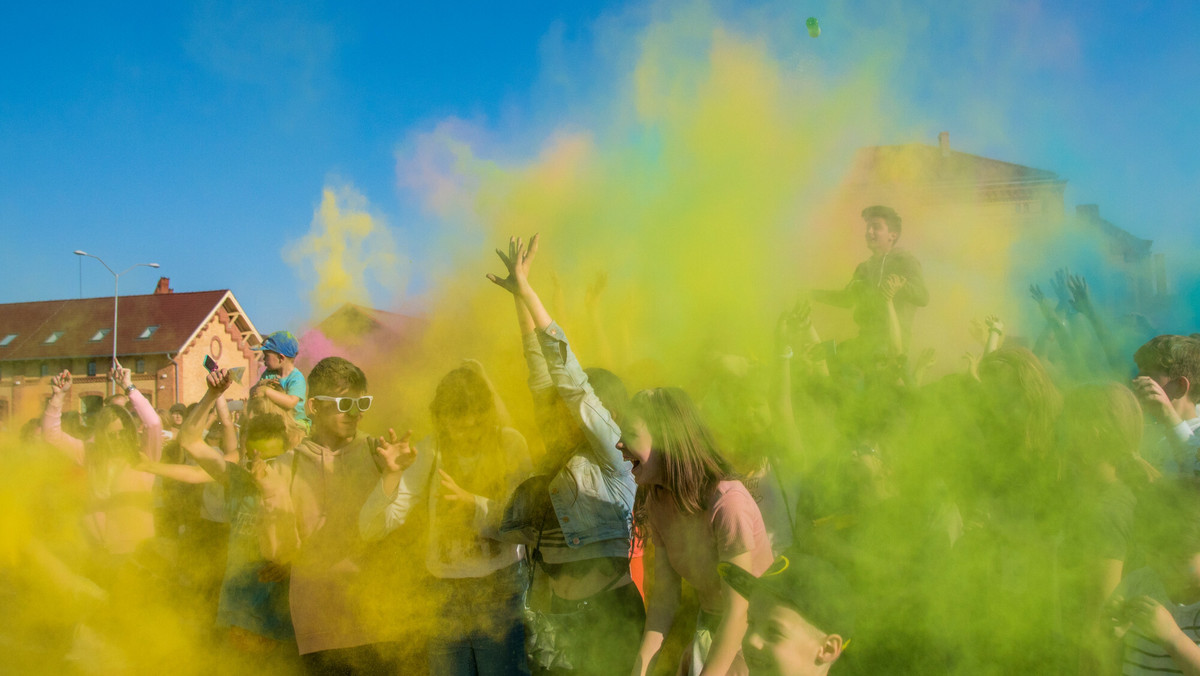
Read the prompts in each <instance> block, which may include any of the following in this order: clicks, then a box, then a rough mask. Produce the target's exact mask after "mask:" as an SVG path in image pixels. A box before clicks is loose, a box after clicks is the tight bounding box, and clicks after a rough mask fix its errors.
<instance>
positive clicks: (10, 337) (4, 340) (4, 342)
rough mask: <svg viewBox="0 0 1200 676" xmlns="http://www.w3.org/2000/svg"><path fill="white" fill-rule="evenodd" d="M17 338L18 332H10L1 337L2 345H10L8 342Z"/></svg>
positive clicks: (0, 343)
mask: <svg viewBox="0 0 1200 676" xmlns="http://www.w3.org/2000/svg"><path fill="white" fill-rule="evenodd" d="M16 339H17V334H15V333H10V334H8V335H7V336H4V337H3V338H0V347H8V344H9V343H11V342H13V341H14V340H16Z"/></svg>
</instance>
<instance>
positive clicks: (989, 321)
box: [983, 315, 1004, 335]
mask: <svg viewBox="0 0 1200 676" xmlns="http://www.w3.org/2000/svg"><path fill="white" fill-rule="evenodd" d="M983 324H984V326H986V327H987V330H988V333H998V334H1000V335H1004V322H1001V321H1000V317H998V316H996V315H988V316H987V317H985V318H984V320H983Z"/></svg>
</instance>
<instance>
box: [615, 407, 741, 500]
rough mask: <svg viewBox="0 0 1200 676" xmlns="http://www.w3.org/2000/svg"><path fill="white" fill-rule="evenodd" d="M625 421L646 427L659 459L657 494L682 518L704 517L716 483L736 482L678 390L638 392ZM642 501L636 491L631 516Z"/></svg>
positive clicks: (641, 494) (643, 495) (640, 492)
mask: <svg viewBox="0 0 1200 676" xmlns="http://www.w3.org/2000/svg"><path fill="white" fill-rule="evenodd" d="M628 419H629V421H631V422H632V421H637V420H641V421H642V422H643V423H645V425H646V431H648V432H649V433H650V439H651V444H652V450H653V452H654V453H657V454H659V455H660V456H661V459H662V460H661V461H662V468H663V482H662V485H663V488H662V489H663V490H667V491H670V493H671V499H672V500H673V501H674V502H675V506H676V507H677V508H678V509H679V511H681V512H683V513H684V514H696V513H698V512H701V511H704V510H705V509H707V507H708V504H707V502H708V497H709V494H710V493H711V492H712V489H713V487H714V486H715V485H716V484H717V483H718V482H720V481H726V480H730V479H737V478H739V477H738V475H737V473H736V472H735V471H734V469H733V466H732V465H731V464H730V463H729V461H728V460H726V459H725V456H724V455H722V453H721V450H720V448H719V447H718V446H717V442H716V438H715V437H714V436H713V433H712V431H711V430H710V429H709V428H708V425H706V424H704V421H703V420H702V419H701V418H700V410H699V409H698V408H697V407H696V404H695V403H694V402H693V401H692V399H691V397H689V396H688V395H687V393H686V392H684V391H683V390H681V389H679V388H677V387H662V388H657V389H653V390H642V391H641V392H638V393H637V394H635V395H633V399H632V400H630V402H629V416H628ZM645 499H646V491H645V490H642V489H641V488H639V490H638V496H637V499H636V501H635V504H634V510H635V512H641V511H644V510H643V507H644V504H645Z"/></svg>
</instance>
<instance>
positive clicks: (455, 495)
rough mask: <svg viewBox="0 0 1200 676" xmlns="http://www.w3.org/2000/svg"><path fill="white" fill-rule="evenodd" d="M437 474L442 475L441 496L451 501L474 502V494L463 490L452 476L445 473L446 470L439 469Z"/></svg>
mask: <svg viewBox="0 0 1200 676" xmlns="http://www.w3.org/2000/svg"><path fill="white" fill-rule="evenodd" d="M438 474H440V475H442V489H443V492H442V498H443V499H445V500H449V501H451V502H474V501H475V496H474V495H472V494H471V493H468V492H467V491H465V490H463V488H462V487H461V486H459V485H458V482H456V481H455V480H454V477H452V476H450V475H449V474H447V473H446V470H444V469H439V470H438Z"/></svg>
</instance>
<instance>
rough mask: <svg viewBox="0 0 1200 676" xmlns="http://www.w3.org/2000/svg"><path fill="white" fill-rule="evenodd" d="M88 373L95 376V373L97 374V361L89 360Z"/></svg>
mask: <svg viewBox="0 0 1200 676" xmlns="http://www.w3.org/2000/svg"><path fill="white" fill-rule="evenodd" d="M87 374H88V375H89V376H95V375H96V362H94V361H89V362H88V369H87Z"/></svg>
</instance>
